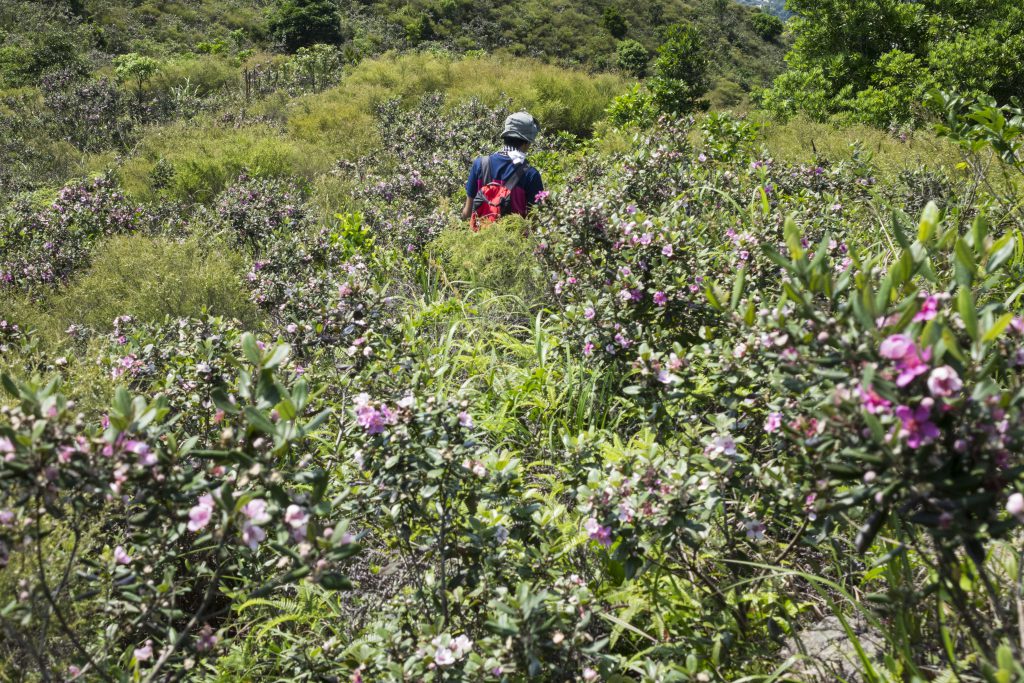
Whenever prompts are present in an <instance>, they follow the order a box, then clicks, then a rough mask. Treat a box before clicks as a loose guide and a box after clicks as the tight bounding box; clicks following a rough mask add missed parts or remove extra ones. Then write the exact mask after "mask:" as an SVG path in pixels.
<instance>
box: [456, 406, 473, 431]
mask: <svg viewBox="0 0 1024 683" xmlns="http://www.w3.org/2000/svg"><path fill="white" fill-rule="evenodd" d="M459 425H460V426H462V427H465V428H466V429H470V428H471V427H472V426H473V418H472V416H470V414H469V413H467V412H466V411H465V410H463V411H461V412H460V413H459Z"/></svg>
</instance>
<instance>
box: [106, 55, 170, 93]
mask: <svg viewBox="0 0 1024 683" xmlns="http://www.w3.org/2000/svg"><path fill="white" fill-rule="evenodd" d="M114 64H115V65H116V67H115V71H114V73H115V74H116V76H117V80H119V81H120V82H122V83H128V82H131V83H134V84H135V94H136V96H137V97H138V98H139V104H140V105H141V104H142V94H143V89H144V88H145V87H146V83H148V82H149V80H150V79H151V78H153V76H155V75H156V73H157V71H159V70H160V62H158V61H156V60H155V59H153V58H152V57H147V56H145V55H140V54H137V53H135V52H130V53H128V54H126V55H121V56H119V57H118V58H117V59H115V60H114Z"/></svg>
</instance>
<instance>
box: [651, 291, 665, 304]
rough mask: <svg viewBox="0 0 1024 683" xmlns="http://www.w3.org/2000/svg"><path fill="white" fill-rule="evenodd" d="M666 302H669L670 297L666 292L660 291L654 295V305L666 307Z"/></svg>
mask: <svg viewBox="0 0 1024 683" xmlns="http://www.w3.org/2000/svg"><path fill="white" fill-rule="evenodd" d="M666 302H668V297H667V296H666V295H665V292H662V291H660V290H659V291H657V292H655V293H654V303H655V304H656V305H658V306H664V305H665V303H666Z"/></svg>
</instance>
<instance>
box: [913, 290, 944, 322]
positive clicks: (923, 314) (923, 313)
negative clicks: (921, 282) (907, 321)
mask: <svg viewBox="0 0 1024 683" xmlns="http://www.w3.org/2000/svg"><path fill="white" fill-rule="evenodd" d="M938 312H939V300H938V299H936V298H935V297H934V296H931V295H928V297H927V298H925V300H924V303H923V304H921V310H920V311H918V312H917V314H916V315H915V316H914V322H923V321H925V320H931V319H932V318H934V317H935V316H936V314H938Z"/></svg>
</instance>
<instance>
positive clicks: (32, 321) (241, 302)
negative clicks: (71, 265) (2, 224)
mask: <svg viewBox="0 0 1024 683" xmlns="http://www.w3.org/2000/svg"><path fill="white" fill-rule="evenodd" d="M245 266H246V264H245V259H244V258H243V257H242V256H241V255H239V254H238V253H237V252H234V251H232V250H230V249H228V248H226V247H223V246H217V247H213V248H211V245H210V244H208V243H206V242H204V241H202V240H200V239H198V238H195V237H192V238H189V239H187V240H185V241H183V242H178V241H174V240H171V239H167V238H164V237H143V236H139V235H135V236H130V237H114V238H111V239H110V240H107V241H106V242H104V243H102V244H100V245H98V246H97V247H96V249H95V256H94V259H93V262H92V265H91V266H90V267H89V269H88V270H87V271H86V272H85V273H84V274H83V275H82V276H81V277H80V278H78V279H77V280H75V281H74V282H72V283H71V284H70V285H69V286H68V287H67V288H66V289H63V290H60V291H55V292H53V293H52V294H51V295H50V296H48V297H44V298H43V299H42V300H40V301H38V302H34V303H27V302H16V303H15V304H14V309H15V310H14V313H13V314H12V316H11V317H12V319H14V320H16V321H18V322H19V323H21V324H22V325H23V326H25V327H34V328H36V329H37V330H38V333H39V335H40V338H41V339H40V341H41V343H42V344H43V345H44V346H45V347H48V348H58V347H60V346H61V345H62V344H63V343H64V341H65V340H66V339H67V336H66V334H65V330H67V328H68V327H70V326H71V325H80V326H84V327H87V328H90V329H93V330H96V331H99V332H106V331H109V330H111V329H113V321H114V318H116V317H117V316H119V315H130V316H133V317H135V318H137V319H139V320H143V321H153V322H155V321H161V320H163V319H164V318H165V317H166V316H172V317H185V316H195V315H198V314H200V313H201V312H202V311H203V310H207V311H209V312H210V313H212V314H216V315H223V316H226V317H231V318H237V319H239V320H241V321H242V322H243V323H245V324H249V325H252V324H255V322H256V320H257V312H256V308H255V306H254V305H253V304H252V303H251V301H250V300H249V297H248V294H247V292H246V291H245V289H244V287H243V285H242V276H243V274H244V272H245Z"/></svg>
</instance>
